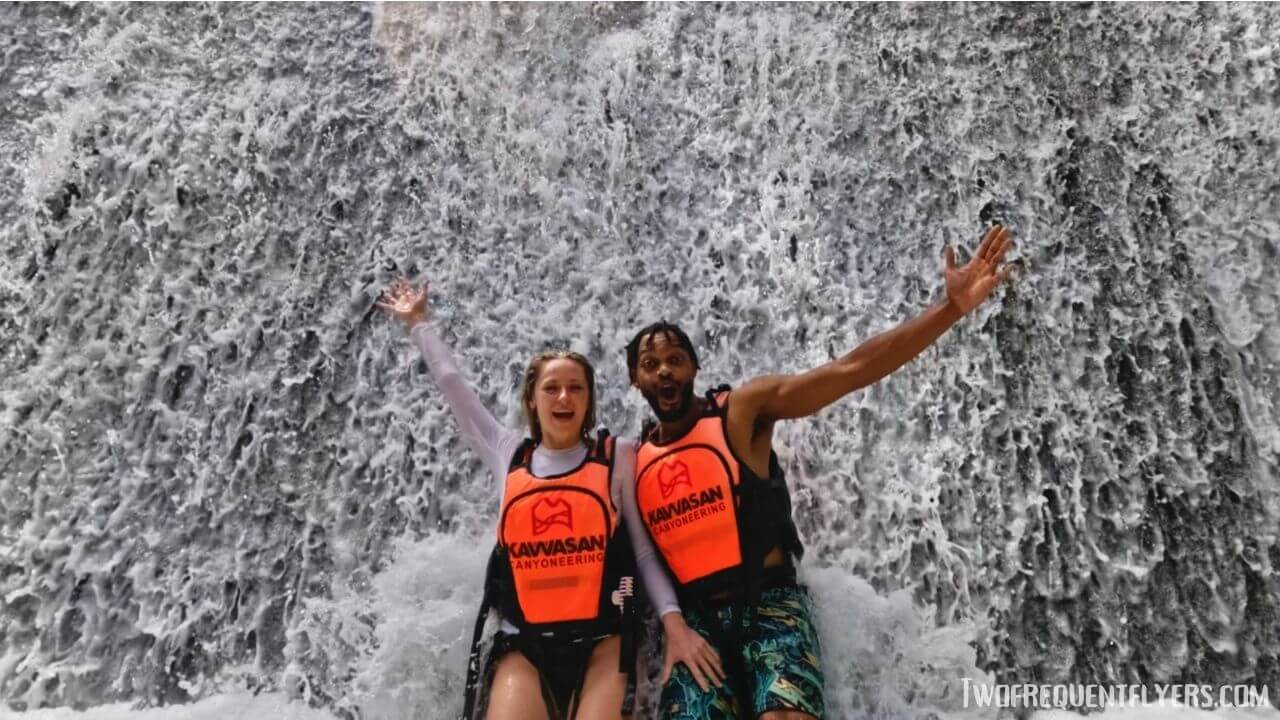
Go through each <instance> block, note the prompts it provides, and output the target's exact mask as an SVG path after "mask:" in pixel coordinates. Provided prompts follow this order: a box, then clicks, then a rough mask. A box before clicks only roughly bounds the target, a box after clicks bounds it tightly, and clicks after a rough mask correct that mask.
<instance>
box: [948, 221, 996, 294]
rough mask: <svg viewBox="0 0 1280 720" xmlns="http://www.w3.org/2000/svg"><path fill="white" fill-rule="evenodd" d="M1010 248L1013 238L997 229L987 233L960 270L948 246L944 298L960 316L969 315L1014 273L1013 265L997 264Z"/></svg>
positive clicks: (952, 250) (951, 249)
mask: <svg viewBox="0 0 1280 720" xmlns="http://www.w3.org/2000/svg"><path fill="white" fill-rule="evenodd" d="M1012 246H1013V236H1012V234H1010V232H1009V230H1008V228H1005V227H1003V226H1000V225H996V226H994V227H992V228H991V229H990V230H988V231H987V235H986V237H984V238H982V244H981V245H979V246H978V251H977V252H975V253H974V254H973V257H972V258H971V259H970V260H969V263H968V264H967V265H964V266H963V267H960V266H957V265H956V252H955V249H954V248H952V247H950V246H947V269H946V270H945V271H943V277H944V278H945V279H946V283H947V297H948V298H949V299H950V300H951V303H952V304H953V305H955V306H956V307H957V308H959V309H960V312H962V313H968V312H969V311H970V310H972V309H974V308H976V307H978V306H979V305H981V304H982V301H983V300H986V299H987V296H989V295H990V294H991V292H992V291H993V290H995V289H996V286H997V285H999V284H1000V283H1001V282H1003V281H1004V280H1005V278H1007V277H1009V273H1011V272H1013V265H1004V266H1001V264H1000V263H1001V262H1002V261H1003V260H1004V254H1005V253H1006V252H1008V251H1009V248H1010V247H1012Z"/></svg>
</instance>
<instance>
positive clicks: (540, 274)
mask: <svg viewBox="0 0 1280 720" xmlns="http://www.w3.org/2000/svg"><path fill="white" fill-rule="evenodd" d="M1276 37H1280V10H1278V9H1276V8H1275V7H1274V6H1239V5H1234V6H1219V5H1213V6H1189V5H1179V6H1107V7H1094V8H1089V7H1080V6H1035V7H1021V6H992V5H982V6H967V5H960V6H954V5H948V6H923V7H917V6H887V7H884V6H853V7H845V6H824V5H803V6H781V7H775V6H755V5H743V6H723V7H716V6H712V5H696V6H683V5H655V6H648V5H645V6H633V5H621V6H613V5H600V6H594V5H593V6H585V5H574V6H541V5H534V6H515V7H504V6H470V5H463V6H445V7H434V6H412V7H407V8H406V7H400V6H388V7H386V8H365V7H356V6H343V5H320V6H301V5H289V6H241V5H218V6H212V7H209V6H200V7H196V6H172V7H170V6H163V5H147V6H130V5H109V6H94V5H77V6H65V7H64V6H47V5H16V4H10V5H3V6H0V38H3V39H4V51H3V53H0V56H2V58H3V59H0V90H3V93H4V97H5V101H4V102H3V103H0V151H2V152H3V154H4V156H5V158H6V159H7V160H8V162H5V163H3V164H2V165H0V337H3V343H2V344H0V699H2V700H3V701H4V702H5V703H6V704H7V705H8V706H9V707H10V708H13V709H21V708H35V707H40V706H53V705H89V704H95V703H99V702H105V701H109V700H120V699H136V700H138V701H140V702H142V703H144V704H160V703H170V702H180V701H183V700H185V699H188V698H191V697H194V696H203V695H208V694H211V693H215V692H218V691H219V690H220V689H224V688H229V687H243V686H246V685H247V686H250V687H261V686H267V687H285V688H287V689H288V690H289V691H291V692H294V693H297V694H298V695H300V696H303V697H305V698H307V699H309V700H310V701H312V702H313V703H319V704H326V705H331V706H333V707H335V708H337V709H339V710H346V711H348V712H354V709H355V708H362V709H363V712H364V714H365V717H370V716H386V717H391V716H394V715H395V714H396V713H397V712H400V713H403V712H405V708H406V707H414V708H417V712H419V714H418V715H416V716H417V717H433V716H439V717H444V716H447V715H448V714H449V712H455V711H456V709H454V706H455V705H457V703H458V702H459V701H458V699H457V697H456V696H457V695H459V694H460V693H459V691H458V688H457V686H456V683H455V684H452V685H451V682H453V681H452V680H448V679H449V678H454V677H455V676H457V675H458V674H459V673H460V671H461V668H460V667H459V666H458V663H459V662H460V658H461V657H462V653H464V652H465V647H464V645H465V641H464V639H463V636H464V635H466V634H467V632H466V630H465V625H466V624H467V622H466V621H465V620H464V619H463V616H464V615H465V614H466V613H467V612H468V611H469V610H468V606H469V605H470V604H471V603H473V602H474V601H475V600H476V598H475V595H474V589H475V585H474V583H477V582H478V578H477V577H473V576H474V575H478V573H479V570H480V568H479V567H478V565H479V563H481V562H482V560H483V554H478V551H476V550H474V549H473V548H481V549H483V546H484V545H485V544H487V543H489V542H490V537H491V536H490V533H491V528H492V526H493V522H494V515H495V510H496V503H497V500H496V495H497V492H496V490H495V489H494V488H493V487H492V485H491V483H490V482H489V480H488V478H487V477H486V476H485V474H484V472H483V471H482V469H481V467H480V465H479V463H478V462H476V461H475V459H474V457H473V456H472V455H471V453H470V452H468V451H467V450H466V449H465V447H464V446H463V445H462V443H461V442H460V441H459V439H458V438H457V435H456V428H455V425H454V423H453V420H451V419H450V418H449V416H448V413H447V411H446V410H445V408H444V407H443V406H442V404H441V402H440V400H439V398H438V395H437V394H436V393H435V391H434V388H433V387H432V385H431V382H430V379H429V378H428V377H427V376H426V375H425V372H424V370H423V368H422V367H421V365H420V364H419V363H418V362H417V361H416V358H415V357H414V352H415V351H414V350H413V349H412V348H411V347H410V346H409V344H408V343H407V342H406V341H405V340H404V339H403V332H402V331H401V330H400V328H398V327H395V326H393V325H392V324H391V323H389V322H388V321H387V320H385V319H384V318H383V317H381V316H380V315H379V314H378V313H377V312H376V311H375V309H374V308H373V304H372V303H373V300H374V299H375V297H376V295H377V293H378V292H379V290H380V289H381V288H382V287H384V286H385V285H386V284H387V283H388V282H389V281H390V280H391V279H392V278H393V277H396V276H400V275H405V276H409V277H413V278H415V279H419V280H427V279H429V280H430V282H431V288H432V290H431V292H432V295H433V297H434V303H433V304H434V307H435V318H434V322H436V323H437V326H438V327H439V328H440V329H441V331H442V332H443V334H444V335H445V336H446V337H447V338H448V340H449V341H450V342H451V343H452V344H453V346H454V347H455V348H456V351H457V354H458V356H459V362H460V364H461V365H462V367H463V368H464V369H465V371H466V373H467V374H468V376H469V378H470V380H471V381H472V382H473V384H474V385H475V386H476V388H477V390H478V392H479V393H480V395H481V396H482V397H483V398H484V399H485V400H486V402H488V403H489V404H490V406H491V407H492V408H494V411H495V413H496V414H498V415H499V416H500V417H501V418H503V419H504V420H507V421H509V422H511V423H518V422H519V418H518V413H517V411H516V405H517V403H516V402H515V398H514V391H515V388H516V385H517V383H518V379H519V376H520V373H521V371H522V368H523V364H524V362H525V360H526V359H527V358H528V357H530V356H531V355H533V354H534V353H535V352H537V351H538V350H541V349H543V348H545V347H547V346H563V347H571V348H573V349H576V350H579V351H581V352H584V353H586V354H587V355H588V356H589V357H591V358H592V359H593V360H594V361H595V362H596V363H597V370H598V372H599V373H600V376H601V380H602V392H603V395H602V398H601V413H600V415H601V417H602V418H603V419H604V420H605V421H606V422H608V423H609V424H610V425H611V426H612V427H613V429H614V431H615V432H627V433H633V432H635V431H636V430H637V429H638V428H639V425H640V422H641V420H642V419H643V417H644V416H645V414H646V408H644V407H643V402H642V400H641V399H640V397H639V396H638V394H636V393H634V392H629V390H628V387H627V383H626V368H625V364H624V361H623V355H622V352H621V351H622V348H623V346H624V344H625V343H626V341H627V340H628V339H629V338H630V335H631V333H632V332H634V330H635V329H636V328H637V327H639V326H640V325H641V324H644V323H647V322H649V321H651V320H654V319H658V318H667V319H672V320H678V321H679V322H681V323H682V324H683V325H684V326H685V327H687V328H688V329H689V331H690V332H691V334H692V335H693V337H694V340H695V342H697V343H698V345H699V350H700V353H701V354H702V356H703V360H704V362H703V370H702V372H701V376H702V377H701V381H702V382H700V387H702V386H708V385H711V384H714V383H718V382H721V381H728V382H740V381H741V380H743V379H745V378H748V377H751V376H753V375H756V374H761V373H764V372H791V371H798V370H802V369H805V368H808V367H811V366H814V365H817V364H820V363H822V362H825V361H826V360H828V359H830V358H832V357H834V356H838V355H840V354H843V353H845V352H847V351H848V350H849V349H851V348H853V347H855V346H856V345H857V344H858V343H859V342H860V341H861V340H863V339H865V338H867V337H870V336H871V335H872V334H874V333H876V332H878V331H880V330H883V329H886V328H888V327H890V326H892V325H893V324H895V323H897V322H899V321H901V320H903V319H905V318H907V317H910V316H912V315H913V314H915V313H917V312H919V311H920V310H921V309H923V308H924V307H925V306H927V304H928V303H930V302H931V301H932V300H934V299H936V298H937V297H938V296H939V292H940V288H941V284H940V280H939V275H938V273H939V271H940V269H941V267H942V260H941V257H942V251H943V248H944V246H945V245H946V244H947V243H953V244H961V245H965V246H967V247H972V245H973V243H975V242H976V240H977V238H978V237H979V235H980V233H981V228H982V225H983V223H984V222H988V221H1001V222H1004V223H1007V224H1009V225H1011V226H1012V227H1013V228H1014V229H1015V230H1016V232H1017V234H1018V237H1019V251H1018V254H1019V255H1020V256H1021V258H1022V259H1023V266H1022V268H1021V269H1020V270H1019V271H1018V273H1017V274H1016V276H1015V277H1016V279H1015V282H1014V283H1013V284H1012V286H1011V287H1009V288H1006V289H1004V290H1003V291H1001V292H1000V294H999V295H998V296H997V297H996V299H994V300H993V301H992V302H990V303H988V304H987V305H986V306H984V307H982V308H980V309H979V310H978V311H976V312H975V313H974V314H973V315H971V316H970V317H968V318H966V319H965V320H964V321H963V322H962V323H961V324H960V325H959V326H958V327H957V328H955V329H953V330H952V331H951V332H950V333H949V334H948V335H946V336H945V337H944V338H943V339H942V340H941V341H940V342H939V343H938V344H937V345H936V346H935V347H934V348H932V349H930V350H928V351H926V352H925V353H924V354H923V355H922V356H921V357H920V358H919V359H918V360H917V361H916V362H914V363H913V364H911V365H910V366H908V367H907V368H905V369H903V370H901V371H900V372H898V373H897V374H895V375H894V376H893V377H892V378H890V379H888V380H886V381H883V382H881V383H879V384H877V385H875V386H873V387H871V388H869V389H866V390H864V391H860V392H858V393H855V394H854V395H853V396H851V397H850V398H847V399H845V400H844V401H842V402H841V403H839V404H838V405H836V406H835V407H833V408H831V409H829V410H827V411H825V412H824V413H822V414H821V415H819V416H818V417H816V418H812V419H808V420H803V421H796V422H790V423H786V424H783V425H781V426H780V427H779V429H778V432H777V445H778V448H779V452H780V454H781V455H782V456H783V460H784V464H785V466H786V468H787V471H788V473H789V477H790V482H791V485H792V489H793V494H794V501H795V512H796V516H797V520H798V522H799V524H800V527H801V529H802V532H803V534H804V537H805V539H806V541H807V543H808V546H809V555H808V559H807V560H806V563H807V564H808V566H809V567H810V568H813V573H814V574H813V576H814V577H815V578H816V579H817V580H816V582H815V588H816V591H817V594H818V595H819V596H820V597H819V598H818V602H819V604H823V603H825V602H828V601H827V600H824V599H823V598H822V597H821V596H822V595H823V591H824V590H828V591H830V592H829V593H828V594H832V595H834V594H836V592H837V591H839V592H854V590H850V588H864V590H865V592H864V595H863V596H862V597H863V599H864V600H865V602H864V603H863V604H862V605H861V606H865V607H871V606H872V605H873V604H874V603H875V602H880V601H881V600H883V598H902V599H904V600H903V601H904V602H907V603H908V605H910V607H912V608H915V610H916V612H915V615H914V616H913V617H915V618H916V619H917V620H918V621H920V622H922V623H924V625H925V626H927V627H928V628H933V630H930V632H943V631H944V630H945V629H946V628H964V629H967V630H966V632H967V633H968V634H967V635H964V638H963V639H962V640H961V641H958V642H959V643H960V645H961V646H963V645H964V644H965V643H971V644H972V647H973V650H970V651H969V652H970V657H969V659H968V660H967V661H963V662H960V666H965V662H967V663H968V665H967V666H965V667H968V668H970V669H972V670H973V671H975V672H976V671H977V670H979V669H980V670H982V671H985V672H987V673H989V674H990V675H991V676H992V677H994V678H995V679H999V680H1003V681H1011V682H1012V681H1016V682H1023V681H1035V682H1065V681H1073V682H1103V683H1121V682H1123V683H1151V682H1170V681H1177V682H1182V681H1194V682H1202V683H1252V684H1255V685H1258V686H1262V685H1267V686H1269V687H1270V688H1271V697H1272V698H1276V697H1280V688H1278V687H1277V683H1278V682H1280V665H1278V664H1277V657H1278V655H1280V616H1278V614H1277V608H1278V605H1280V580H1277V575H1276V568H1277V566H1278V565H1280V544H1278V541H1277V527H1280V524H1278V522H1277V521H1278V520H1280V490H1278V489H1277V484H1276V478H1277V457H1278V454H1280V381H1278V379H1277V378H1278V375H1277V362H1280V330H1278V329H1277V328H1280V323H1278V322H1277V314H1278V312H1280V263H1277V262H1276V259H1277V250H1278V247H1280V192H1278V190H1280V188H1278V186H1277V183H1276V179H1275V168H1276V166H1277V157H1278V155H1277V139H1278V138H1280V120H1278V118H1280V114H1278V113H1277V112H1276V111H1277V105H1278V104H1280V93H1277V90H1276V88H1277V87H1280V50H1278V49H1277V45H1276V44H1275V38H1276ZM415 539H416V540H417V541H418V544H414V542H413V541H414V540H415ZM421 543H427V545H422V544H421ZM410 557H411V558H415V559H416V560H415V562H418V563H420V564H418V565H416V566H413V567H406V566H405V564H404V563H405V558H410ZM388 569H392V570H393V572H392V573H391V574H390V575H388V572H387V571H388ZM392 576H394V577H399V578H401V579H402V580H403V582H401V583H399V584H396V583H391V584H388V583H387V582H386V581H385V578H386V577H392ZM380 578H381V579H380ZM468 578H470V580H468ZM446 581H447V583H448V584H442V583H445V582H446ZM864 581H865V582H864ZM468 582H471V583H472V584H471V585H468V584H467V583H468ZM380 583H381V584H380ZM415 583H416V584H415ZM459 588H461V589H459ZM877 598H881V600H877ZM831 602H835V601H831ZM876 607H878V608H879V609H878V610H876V612H877V613H881V614H882V616H883V617H885V618H889V619H892V618H893V617H895V614H894V613H895V612H897V611H894V610H891V609H886V608H884V607H880V606H876ZM824 617H825V618H827V621H826V622H825V627H824V628H823V635H824V639H826V640H827V650H824V653H826V654H828V656H829V661H830V664H831V666H830V668H829V673H830V675H831V677H832V678H852V680H844V679H841V680H839V682H832V683H831V684H832V685H833V688H832V691H831V697H830V698H829V701H830V703H831V704H832V707H833V708H836V710H837V711H838V712H839V714H840V716H842V717H844V716H848V717H860V716H887V715H889V714H892V713H894V712H899V711H900V712H902V713H910V712H912V708H922V707H925V706H938V705H946V704H947V703H948V702H954V701H955V700H954V697H953V698H952V699H950V700H948V699H945V698H939V697H932V696H930V695H929V693H928V692H927V691H925V690H923V689H922V688H925V687H928V686H930V684H931V683H932V684H933V686H937V685H938V684H939V683H941V684H947V683H953V682H954V681H955V679H956V673H957V672H960V671H962V670H963V667H961V668H960V670H957V669H956V667H960V666H956V667H951V668H948V667H943V666H942V665H943V663H934V662H933V661H932V660H930V661H927V662H924V661H922V662H920V663H917V666H916V667H915V668H914V669H912V670H911V671H910V672H905V673H897V674H895V673H894V672H892V668H891V666H892V665H893V663H895V662H900V661H901V657H899V658H898V659H897V660H894V659H891V658H890V657H889V656H888V654H885V653H864V654H862V655H859V653H858V652H855V650H857V648H856V647H853V646H850V645H849V642H851V641H849V640H847V639H845V638H844V637H843V634H842V632H843V631H842V630H841V628H840V627H839V623H840V615H839V614H838V613H834V614H833V613H828V614H827V615H824ZM423 618H426V619H425V620H424V619H423ZM441 618H443V619H441ZM833 618H834V621H833V620H832V619H833ZM437 620H438V621H439V622H438V623H437V624H436V625H431V627H430V628H426V627H423V626H419V625H415V624H414V623H415V622H436V621H437ZM850 622H853V621H852V620H850ZM858 622H864V621H863V620H859V621H858ZM396 623H400V624H399V625H396ZM833 625H835V626H834V627H833ZM432 628H434V629H432ZM437 631H438V632H439V635H438V636H437V635H432V633H436V632H437ZM877 632H882V631H881V630H873V629H867V630H866V633H867V635H866V637H870V636H871V635H872V634H874V633H877ZM921 632H924V631H921ZM405 633H425V635H423V637H427V636H431V637H433V638H434V639H433V640H431V641H430V642H425V641H424V644H422V645H421V647H418V646H414V647H411V648H404V647H402V648H401V651H397V652H400V654H398V655H396V656H394V657H390V656H388V652H389V650H388V648H391V647H393V646H394V641H395V638H396V635H397V634H400V635H404V634H405ZM877 637H878V636H877ZM864 639H865V638H864ZM899 640H902V638H899ZM858 642H861V641H858ZM867 642H868V643H870V642H871V641H870V640H868V641H867ZM904 642H905V643H906V644H910V638H906V640H905V641H904ZM858 657H862V658H863V659H864V661H866V662H865V664H862V665H858V664H857V663H856V662H855V660H856V658H858ZM911 657H916V655H912V656H911ZM912 673H915V675H912ZM890 676H892V679H893V682H896V683H898V685H899V687H898V688H897V690H896V691H895V692H896V693H897V694H896V695H895V696H894V697H895V698H896V700H892V701H891V699H890V698H889V697H888V696H887V695H885V694H884V693H883V692H878V691H873V688H874V687H879V686H880V685H881V684H882V683H883V681H884V680H885V678H886V677H890ZM375 678H376V680H375ZM913 678H914V679H913ZM850 683H852V685H854V686H857V687H854V689H853V690H852V691H851V690H850ZM904 684H905V685H904ZM912 684H914V686H915V687H914V689H913V687H906V685H912ZM836 685H839V687H835V686H836ZM397 693H399V694H400V695H403V696H405V697H408V696H411V695H413V694H414V693H418V694H417V696H416V699H411V700H406V701H404V702H406V703H409V704H408V705H406V704H404V703H401V704H399V705H397V700H396V699H395V698H396V697H398V696H399V695H397ZM424 698H425V699H424ZM913 698H914V699H913ZM899 701H900V702H899ZM430 702H433V703H434V705H433V706H432V707H431V708H429V709H428V708H426V704H427V703H430ZM895 702H897V703H898V704H896V705H895V704H894V703H895ZM414 703H416V704H414ZM396 708H398V710H397V709H396ZM893 708H897V709H896V710H895V709H893ZM437 713H438V714H437ZM399 716H402V717H406V716H407V715H399Z"/></svg>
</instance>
